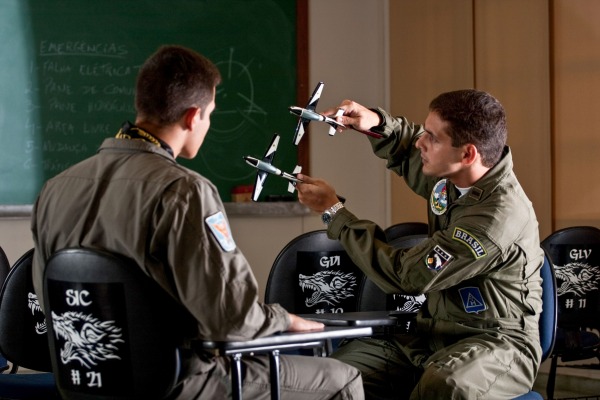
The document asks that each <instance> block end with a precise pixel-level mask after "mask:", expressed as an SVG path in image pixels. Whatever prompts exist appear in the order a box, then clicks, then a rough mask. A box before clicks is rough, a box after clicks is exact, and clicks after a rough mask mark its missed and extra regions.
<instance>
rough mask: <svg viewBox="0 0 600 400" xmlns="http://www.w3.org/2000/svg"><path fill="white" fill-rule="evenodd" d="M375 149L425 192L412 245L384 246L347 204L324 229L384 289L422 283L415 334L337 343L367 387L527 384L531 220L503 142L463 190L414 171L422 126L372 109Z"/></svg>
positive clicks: (537, 259) (400, 390) (472, 388)
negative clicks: (424, 221) (494, 159)
mask: <svg viewBox="0 0 600 400" xmlns="http://www.w3.org/2000/svg"><path fill="white" fill-rule="evenodd" d="M377 111H378V112H379V113H380V114H381V115H382V116H383V118H384V122H383V123H382V125H380V126H379V127H377V128H374V129H373V130H374V131H376V132H380V133H382V134H384V138H382V139H373V138H370V139H369V140H370V141H371V144H372V146H373V150H374V152H375V154H376V155H377V156H378V157H380V158H382V159H385V160H387V167H388V168H389V169H391V170H392V171H394V172H396V173H397V174H399V175H401V176H402V177H404V180H405V181H406V183H407V184H408V185H409V186H410V188H411V189H412V190H413V191H415V192H416V193H417V194H419V195H420V196H422V197H424V198H426V199H427V200H428V218H429V227H430V232H429V233H430V238H429V239H427V240H425V241H424V242H422V243H420V244H419V245H417V246H416V247H414V248H412V249H409V250H400V249H395V248H392V247H390V246H388V245H387V244H386V242H385V236H384V234H383V231H382V229H381V228H380V227H378V226H377V225H376V224H375V223H373V222H371V221H366V220H361V219H358V218H357V217H356V216H354V215H353V214H352V213H351V212H350V211H349V210H348V209H345V208H344V209H342V210H340V211H338V213H336V215H335V217H334V219H333V221H332V222H331V224H330V225H329V227H328V236H329V237H330V238H332V239H339V240H340V241H341V243H342V244H343V245H344V247H345V249H346V250H347V251H348V253H349V254H350V256H351V258H352V259H353V261H354V262H355V263H356V264H357V265H358V266H359V267H360V268H361V269H362V270H363V271H364V272H365V273H366V274H367V275H368V276H369V278H371V279H372V280H373V281H374V282H375V283H377V284H378V285H379V286H380V287H381V288H382V289H383V290H384V291H385V292H387V293H398V292H401V293H405V294H413V295H415V294H420V293H425V294H426V295H427V301H426V303H425V305H424V306H423V307H422V308H421V310H420V311H419V314H418V317H417V328H416V334H415V335H414V336H409V335H404V336H396V337H391V338H384V339H381V340H379V339H369V340H355V341H352V342H350V343H348V344H346V345H345V346H342V347H341V348H340V350H339V351H338V352H337V353H336V354H334V355H333V356H334V357H335V358H338V359H341V360H343V361H346V362H348V363H350V364H351V365H354V366H356V367H358V368H359V369H360V370H361V372H362V375H363V382H364V385H365V391H366V396H367V398H409V396H410V398H411V399H494V400H496V399H505V398H506V399H510V398H514V397H516V396H517V395H519V394H522V393H525V392H527V391H528V390H529V389H530V388H531V387H532V385H533V382H534V380H535V377H536V374H537V371H538V367H539V364H540V358H541V348H540V343H539V332H538V319H539V314H540V312H541V307H542V304H541V292H542V290H541V277H540V273H539V271H540V268H541V265H542V262H543V252H542V250H541V248H540V241H539V232H538V223H537V219H536V216H535V213H534V210H533V207H532V204H531V202H530V201H529V200H528V198H527V196H526V195H525V193H524V191H523V189H522V188H521V186H520V184H519V182H518V181H517V178H516V177H515V174H514V173H513V170H512V168H513V164H512V157H511V152H510V149H509V148H508V147H506V148H505V150H504V153H503V155H502V158H501V160H500V161H499V163H498V164H497V165H496V166H494V167H493V168H492V169H491V170H490V171H489V172H488V173H487V174H486V175H485V176H483V177H482V178H481V179H480V180H479V181H477V182H476V184H475V185H474V186H473V187H471V188H470V190H469V191H468V193H466V194H465V195H463V196H462V197H459V196H460V194H459V193H458V190H457V189H456V188H455V187H454V185H453V184H452V183H451V182H449V181H447V180H446V179H442V178H436V177H428V176H425V175H423V174H422V162H421V157H420V151H419V150H418V149H417V148H416V147H415V142H416V140H417V139H418V137H419V135H420V134H422V133H423V129H422V127H421V126H418V125H413V124H411V123H409V122H408V121H407V120H406V119H404V118H393V117H391V116H390V115H389V114H388V113H386V112H385V111H384V110H381V109H379V110H377Z"/></svg>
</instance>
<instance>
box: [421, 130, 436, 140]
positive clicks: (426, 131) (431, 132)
mask: <svg viewBox="0 0 600 400" xmlns="http://www.w3.org/2000/svg"><path fill="white" fill-rule="evenodd" d="M423 130H424V131H425V133H429V134H430V135H431V136H433V137H435V138H437V135H436V134H435V133H433V131H431V130H429V129H427V128H425V127H423Z"/></svg>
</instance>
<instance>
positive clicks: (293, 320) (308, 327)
mask: <svg viewBox="0 0 600 400" xmlns="http://www.w3.org/2000/svg"><path fill="white" fill-rule="evenodd" d="M289 315H290V326H289V328H288V332H302V331H314V330H318V329H323V327H325V325H323V324H322V323H321V322H316V321H309V320H308V319H304V318H302V317H299V316H297V315H296V314H289Z"/></svg>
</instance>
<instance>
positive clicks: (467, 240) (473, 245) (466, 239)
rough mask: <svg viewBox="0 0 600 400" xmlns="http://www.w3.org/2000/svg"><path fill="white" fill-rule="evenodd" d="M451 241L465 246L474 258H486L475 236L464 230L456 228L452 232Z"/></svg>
mask: <svg viewBox="0 0 600 400" xmlns="http://www.w3.org/2000/svg"><path fill="white" fill-rule="evenodd" d="M452 239H454V240H456V241H459V242H461V243H463V244H464V245H466V246H467V247H468V248H469V249H470V250H471V252H472V253H473V255H474V256H475V258H481V257H485V256H487V251H486V250H485V248H484V247H483V246H482V244H481V242H480V241H479V239H477V238H476V237H475V236H473V235H472V234H470V233H469V232H467V231H466V230H464V229H462V228H459V227H458V226H457V227H456V228H454V232H453V233H452Z"/></svg>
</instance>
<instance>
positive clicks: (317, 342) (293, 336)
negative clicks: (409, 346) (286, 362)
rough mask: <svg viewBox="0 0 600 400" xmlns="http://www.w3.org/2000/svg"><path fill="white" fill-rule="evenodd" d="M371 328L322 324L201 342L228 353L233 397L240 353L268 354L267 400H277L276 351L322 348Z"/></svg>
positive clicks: (238, 391) (237, 394) (238, 388)
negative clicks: (316, 327)
mask: <svg viewBox="0 0 600 400" xmlns="http://www.w3.org/2000/svg"><path fill="white" fill-rule="evenodd" d="M372 333H373V329H372V328H371V327H367V326H326V327H325V328H324V329H323V330H315V331H305V332H282V333H278V334H275V335H270V336H265V337H260V338H257V339H253V340H246V341H237V342H216V341H214V342H213V341H205V342H202V344H201V346H202V348H203V349H206V350H218V352H219V354H220V355H223V356H230V357H231V359H232V361H233V368H232V389H233V393H232V394H233V398H234V400H240V399H241V398H242V379H241V376H242V363H241V359H242V355H244V354H253V353H268V354H269V369H270V379H271V399H274V400H275V399H279V352H280V351H281V350H293V349H300V348H311V347H312V348H314V347H322V346H324V343H325V342H327V341H329V340H332V339H341V338H349V337H361V336H370V335H371V334H372Z"/></svg>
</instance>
